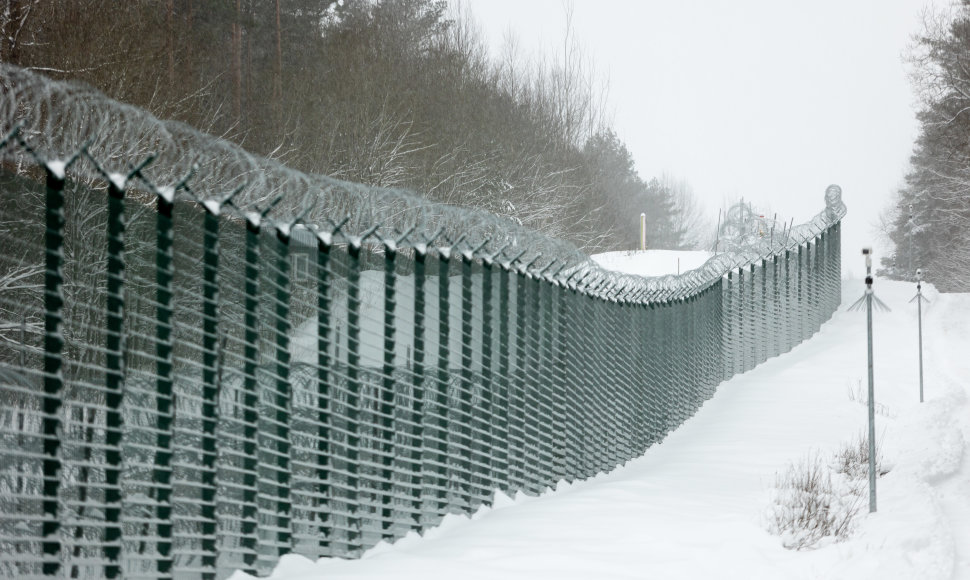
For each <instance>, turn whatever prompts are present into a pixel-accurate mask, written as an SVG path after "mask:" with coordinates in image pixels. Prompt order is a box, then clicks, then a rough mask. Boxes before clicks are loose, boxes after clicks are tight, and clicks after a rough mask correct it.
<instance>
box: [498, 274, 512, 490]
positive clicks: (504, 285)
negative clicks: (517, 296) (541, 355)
mask: <svg viewBox="0 0 970 580" xmlns="http://www.w3.org/2000/svg"><path fill="white" fill-rule="evenodd" d="M498 276H499V299H498V301H499V308H498V315H499V319H498V377H497V380H496V381H495V396H494V399H495V403H496V406H497V409H496V418H495V419H496V420H495V422H496V425H495V444H496V447H497V448H498V449H497V452H496V456H497V458H496V469H497V471H498V472H499V473H500V474H502V476H503V477H502V479H501V481H500V482H499V489H501V490H502V491H504V492H505V493H512V491H513V490H514V489H516V486H515V477H516V471H515V467H514V465H513V464H512V457H511V454H512V453H513V450H514V447H513V446H512V442H511V441H512V432H511V425H510V413H511V409H512V401H511V387H510V384H509V378H510V361H509V358H510V345H509V343H510V338H509V323H510V319H511V317H512V309H511V307H510V302H511V299H510V292H511V289H510V287H509V277H510V273H509V268H508V266H507V265H506V264H502V263H499V264H498Z"/></svg>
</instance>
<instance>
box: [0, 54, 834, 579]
mask: <svg viewBox="0 0 970 580" xmlns="http://www.w3.org/2000/svg"><path fill="white" fill-rule="evenodd" d="M25 87H26V88H25ZM40 87H42V91H41V88H40ZM0 88H3V90H4V92H3V96H4V99H5V100H8V99H9V101H13V104H11V103H10V102H8V103H6V104H5V105H3V106H0V129H2V131H3V133H2V135H0V138H2V139H3V140H2V142H0V161H2V163H3V166H2V171H0V243H2V246H3V251H2V253H0V345H2V347H0V577H4V578H30V577H37V578H40V577H44V578H47V577H82V578H87V577H105V578H122V577H123V578H204V579H210V578H211V579H214V578H224V577H226V576H227V575H228V574H229V573H230V572H231V571H232V570H236V569H241V570H244V571H247V572H250V573H253V574H264V573H267V572H268V571H269V570H271V568H272V566H273V565H274V564H275V562H276V561H277V560H278V558H279V557H280V556H281V555H283V554H286V553H291V552H295V553H299V554H303V555H305V556H308V557H319V556H336V557H357V556H359V555H360V554H361V553H362V552H363V551H364V550H366V549H367V548H369V547H371V546H373V545H375V544H376V543H377V542H379V541H381V540H389V541H390V540H394V539H396V538H399V537H401V536H403V535H404V534H406V533H407V532H409V531H411V530H416V531H422V530H425V529H428V528H429V527H431V526H434V525H436V524H437V523H438V522H439V521H440V520H441V518H442V517H443V516H444V515H446V514H448V513H470V512H472V511H474V510H475V509H477V508H478V507H479V506H481V505H487V504H489V503H490V502H491V501H492V498H493V497H494V494H495V492H496V491H502V492H505V493H508V494H511V493H515V492H517V491H523V492H525V493H529V494H536V493H539V492H541V491H543V490H544V489H547V488H550V487H555V485H556V484H557V483H558V482H559V481H563V480H565V481H573V480H578V479H584V478H588V477H591V476H594V475H596V474H597V473H600V472H606V471H609V470H611V469H613V468H615V467H616V466H618V465H621V464H623V463H625V462H626V461H627V460H629V459H631V458H634V457H637V456H639V455H641V454H642V453H643V452H644V450H646V449H647V448H648V447H650V446H651V445H653V444H655V443H658V442H660V441H662V440H663V438H664V437H665V435H666V434H667V433H669V432H670V431H672V430H673V429H675V428H676V427H677V426H679V425H680V424H682V423H683V422H684V421H685V420H686V419H687V418H689V417H690V416H691V415H692V414H693V413H694V412H695V411H696V410H697V409H698V408H699V407H700V406H701V405H702V404H703V402H704V401H705V400H707V399H708V398H710V397H711V396H712V395H713V393H714V390H715V388H716V386H717V385H718V384H719V383H720V382H722V381H724V380H726V379H728V378H730V377H731V376H733V375H735V374H737V373H741V372H745V371H747V370H749V369H751V368H753V367H754V366H756V365H757V364H759V363H761V362H763V361H764V360H766V359H768V358H770V357H772V356H776V355H778V354H781V353H783V352H786V351H788V350H790V349H791V348H792V347H793V346H794V345H796V344H798V343H799V342H801V341H803V340H805V339H806V338H808V337H810V336H811V335H812V334H813V333H814V332H816V331H817V330H818V329H819V327H820V325H821V324H822V323H823V322H824V321H825V320H827V319H828V318H829V317H830V316H831V314H832V313H833V312H834V311H835V309H836V308H837V306H838V304H839V302H840V299H841V287H840V286H841V282H840V272H841V266H840V219H841V218H842V216H843V215H844V213H845V208H844V206H843V205H842V202H841V192H840V190H839V188H838V187H837V186H831V187H830V188H829V189H828V190H827V191H826V195H825V201H826V207H825V209H824V210H823V212H822V213H820V214H819V216H818V217H816V219H815V220H813V221H812V222H811V223H809V224H806V225H805V226H802V227H800V228H795V229H793V230H791V231H790V232H788V233H787V234H786V236H785V237H784V238H782V237H781V236H779V237H778V239H774V238H772V239H770V240H764V241H763V243H761V244H759V245H757V246H756V247H753V248H751V251H750V252H747V253H744V254H722V255H719V256H716V257H715V258H713V259H712V260H710V261H709V262H708V263H707V264H705V266H704V267H703V268H701V269H699V270H697V271H694V272H690V273H687V274H685V275H683V276H678V277H664V278H656V279H642V278H638V277H630V276H620V275H616V274H612V273H609V272H605V271H602V270H600V269H599V268H597V267H596V266H595V265H594V264H592V263H590V262H589V261H584V260H579V259H576V258H573V257H572V254H569V255H565V254H563V253H561V251H560V253H558V254H556V253H555V252H552V251H549V252H547V253H546V254H545V257H543V253H542V252H541V250H544V249H545V250H549V248H556V249H558V250H561V245H560V243H559V242H555V241H549V240H542V239H541V237H540V236H537V235H535V234H529V233H528V232H525V231H524V230H521V229H516V227H515V226H514V225H512V224H505V223H504V222H501V223H500V222H492V221H489V219H490V218H488V217H487V216H485V217H483V216H481V215H479V214H474V213H469V214H461V215H471V216H473V217H474V219H472V220H471V221H469V220H468V219H459V220H458V221H457V222H456V223H453V224H451V225H450V226H449V224H448V223H446V222H444V221H442V219H443V218H442V217H441V216H446V217H447V215H448V211H452V210H450V209H448V208H442V207H437V206H434V204H429V203H428V202H425V201H422V200H418V199H416V198H410V197H407V196H404V195H403V194H397V193H386V192H385V193H380V195H384V196H385V198H383V199H385V200H386V199H390V200H391V201H392V202H393V203H390V205H389V206H388V207H390V208H391V209H393V210H397V211H396V214H395V215H397V216H400V215H401V214H402V213H406V212H405V209H406V208H420V209H421V213H420V216H423V217H422V219H411V221H408V222H403V225H402V222H395V221H393V220H391V219H390V218H388V219H386V220H381V218H380V217H377V216H378V215H379V214H376V213H374V212H373V211H371V210H370V209H369V210H368V212H370V213H368V215H366V216H364V217H361V216H354V217H352V218H351V219H346V218H342V219H337V218H336V217H334V218H333V219H331V217H330V216H320V215H318V216H314V215H313V213H312V211H308V210H299V209H293V210H292V211H290V210H287V211H283V210H281V209H280V208H282V207H285V206H286V202H285V201H284V202H280V201H279V200H280V199H283V198H282V197H281V196H274V195H273V194H274V191H278V190H279V189H280V188H281V187H283V186H281V185H279V183H277V184H276V185H273V184H269V185H267V184H266V183H265V182H260V183H257V184H256V185H257V186H252V185H250V186H247V187H244V186H242V185H237V184H232V185H231V186H229V187H227V188H226V189H223V190H222V191H221V192H220V193H218V194H216V193H213V192H215V191H217V190H216V188H217V187H222V185H223V183H222V182H216V183H214V184H208V182H206V183H207V185H206V187H199V185H198V184H199V183H202V182H205V180H206V179H207V175H211V172H210V173H209V174H206V173H205V172H204V171H203V170H200V169H196V170H195V171H196V173H195V176H194V177H193V176H190V177H185V176H184V175H183V176H182V177H181V178H179V179H174V178H171V176H170V175H168V174H165V173H161V172H156V173H154V174H153V173H151V171H152V170H153V168H158V167H159V165H161V166H163V168H164V167H172V166H174V165H177V164H176V163H174V162H172V161H171V160H170V159H167V158H166V157H165V154H164V153H162V154H157V155H155V156H149V155H147V154H146V155H136V154H134V153H133V152H132V151H128V153H129V154H127V155H121V154H119V153H118V150H110V151H109V150H108V149H105V148H104V147H103V146H102V145H103V144H102V141H103V142H104V143H107V144H108V145H110V144H111V143H112V142H113V141H111V139H115V140H119V139H120V137H118V136H117V135H116V134H111V131H112V130H116V129H112V127H114V126H115V125H117V124H118V123H122V122H123V123H128V124H131V123H132V120H131V119H132V117H130V115H136V114H139V115H140V114H142V113H136V112H132V111H130V110H124V111H122V110H121V109H120V107H121V106H120V105H118V104H117V103H111V102H109V101H107V100H104V103H105V104H104V107H105V108H104V109H103V110H104V111H106V112H107V113H117V114H105V115H104V118H105V119H106V121H105V124H104V125H102V126H101V127H100V128H95V130H93V131H92V130H90V128H88V129H86V131H87V132H88V133H90V135H89V136H87V137H85V138H84V139H76V140H75V139H73V138H69V137H70V136H71V135H81V134H83V133H85V131H81V130H80V129H77V127H78V126H80V125H79V124H75V125H71V123H72V122H74V123H76V122H77V121H76V120H77V119H80V118H85V119H87V118H88V117H84V116H83V115H80V114H78V115H77V116H75V117H72V116H71V111H75V112H76V110H75V109H70V107H77V106H82V105H79V104H78V103H87V102H88V101H86V100H83V99H74V100H72V99H67V98H65V95H66V94H74V93H70V91H87V90H89V89H84V88H78V87H73V86H71V85H66V84H58V83H53V82H51V81H47V80H45V79H43V78H42V77H37V76H35V75H32V74H30V73H26V72H24V71H21V70H19V69H15V68H13V67H5V68H0ZM65 91H68V93H65ZM41 93H42V95H41ZM38 95H41V96H43V98H42V99H39V98H38ZM37 102H42V103H43V105H42V106H36V103H37ZM83 106H89V105H87V104H84V105H83ZM55 107H63V109H58V110H55ZM38 111H41V113H42V114H39V113H38ZM119 111H120V112H119ZM119 115H120V116H121V117H123V118H122V119H121V120H119ZM125 115H129V116H128V117H125ZM72 119H73V121H72ZM155 123H161V122H157V121H155ZM55 125H56V127H58V129H57V130H54V129H51V130H47V131H42V130H39V129H38V128H39V127H40V128H43V127H48V128H49V127H54V126H55ZM65 127H67V129H65ZM145 127H147V125H146V126H145ZM153 127H155V128H157V125H153ZM163 127H164V129H165V130H166V131H167V134H169V135H171V134H174V133H175V130H176V129H178V130H185V129H184V128H179V127H177V126H173V125H164V126H163ZM68 129H69V130H68ZM102 129H103V130H102ZM146 130H147V129H146ZM72 131H73V133H72ZM126 131H128V132H129V133H131V132H133V129H132V128H131V127H129V128H127V129H126ZM104 133H108V134H109V137H111V139H108V138H106V137H104ZM139 135H143V133H139ZM52 136H54V137H56V138H54V137H52ZM127 138H128V139H131V135H130V134H129V135H127ZM192 138H193V139H195V138H200V139H201V138H202V137H200V136H198V135H193V136H192ZM99 139H101V140H102V141H99ZM172 140H173V141H175V140H176V139H174V138H172ZM178 141H180V142H186V141H188V139H187V138H184V135H183V137H181V138H179V139H178ZM139 142H140V143H146V142H147V143H149V144H150V145H151V146H153V147H162V148H164V147H166V146H167V145H166V144H165V143H164V142H162V140H161V139H159V138H154V137H153V138H151V139H141V140H140V141H139ZM57 144H59V145H60V147H61V148H58V147H57V146H56V145H57ZM219 147H221V148H224V149H225V148H229V149H231V148H230V147H229V146H228V145H226V144H224V143H221V142H220V144H219ZM210 150H211V148H210ZM233 155H234V157H233V160H232V161H225V158H220V159H222V160H223V161H222V162H221V163H222V165H221V166H220V167H219V169H218V172H219V174H220V175H230V176H232V175H233V173H234V169H239V166H238V165H232V164H233V163H236V164H238V163H242V162H240V161H239V159H240V158H245V159H248V158H246V156H245V155H244V154H243V153H239V152H235V151H234V150H233ZM194 163H195V167H196V168H197V167H198V166H199V164H198V158H196V161H195V162H194ZM211 163H212V162H211V159H210V166H211ZM245 163H249V161H248V160H247V161H245ZM259 163H262V164H264V165H261V166H260V167H261V168H262V169H261V171H260V173H259V175H260V176H263V177H258V178H257V179H267V178H266V177H265V175H272V174H273V172H274V171H277V172H278V171H284V169H281V168H278V167H275V166H273V165H272V163H271V162H269V161H265V160H261V161H259ZM226 165H230V166H231V167H229V168H227V167H226ZM107 166H110V167H116V168H117V167H124V168H125V169H124V172H123V173H116V172H112V171H109V170H108V169H106V167H107ZM239 170H240V171H242V169H239ZM156 171H157V170H156ZM250 174H254V172H252V171H250ZM301 179H303V181H301V183H303V184H305V185H303V186H301V187H304V188H305V190H306V191H307V192H309V193H311V194H312V193H313V192H314V191H316V190H315V189H314V184H317V185H320V182H319V180H320V179H323V178H317V177H312V176H309V177H308V176H303V177H302V178H301ZM315 180H316V181H315ZM280 183H283V182H282V181H281V182H280ZM286 183H291V182H290V181H286ZM337 185H339V184H337ZM260 186H264V187H268V188H269V189H268V190H266V191H262V190H260ZM320 187H321V189H320V192H319V193H320V196H321V199H323V198H324V197H325V195H329V196H331V198H326V199H332V198H333V197H332V196H333V195H335V194H333V193H332V191H333V188H334V187H336V186H335V185H334V183H332V182H329V181H328V182H326V183H323V184H322V185H320ZM341 187H344V188H345V189H346V190H349V191H358V190H357V189H354V188H355V187H356V188H361V187H362V186H355V185H353V184H346V185H343V186H341ZM244 189H245V190H247V191H244ZM324 189H326V192H324ZM247 195H248V196H249V197H247ZM386 196H390V197H386ZM348 199H349V198H348ZM368 199H370V198H368ZM348 203H349V202H348ZM337 205H339V204H337ZM294 207H299V204H296V206H294ZM314 207H316V206H314ZM347 207H350V208H351V209H353V207H354V205H353V204H349V205H348V206H347ZM367 207H369V208H373V207H376V206H375V205H373V204H371V205H368V206H367ZM402 208H404V209H402ZM413 215H418V214H412V217H413ZM436 220H437V221H436ZM475 220H478V221H475ZM472 222H474V223H472ZM469 224H471V225H469ZM481 224H486V225H487V226H488V227H485V226H483V225H481ZM405 226H406V227H405ZM449 228H450V229H449ZM530 236H531V237H530ZM550 256H552V257H550Z"/></svg>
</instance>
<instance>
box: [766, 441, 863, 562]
mask: <svg viewBox="0 0 970 580" xmlns="http://www.w3.org/2000/svg"><path fill="white" fill-rule="evenodd" d="M862 483H864V482H863V481H860V480H858V479H854V478H852V477H849V476H847V475H845V474H843V473H839V472H837V471H835V470H834V469H832V467H831V466H830V464H829V463H827V462H823V461H822V459H821V458H820V457H819V456H818V455H811V456H809V457H808V458H807V459H804V460H802V461H800V462H798V463H795V464H791V465H789V466H788V470H787V471H786V472H785V473H784V474H783V475H778V476H777V477H776V478H775V487H774V489H773V490H772V491H773V493H772V499H771V503H770V505H769V507H768V512H767V524H768V530H769V531H770V532H771V533H773V534H777V535H779V536H781V540H782V544H783V545H784V546H785V547H786V548H788V549H791V550H805V549H812V548H816V547H820V545H824V544H827V543H829V542H831V541H835V542H838V541H841V540H843V539H845V538H847V537H848V536H849V534H850V533H851V532H852V529H853V527H854V518H855V516H856V514H858V513H859V510H860V508H861V506H862V504H863V500H862V498H863V492H864V489H865V488H864V486H863V485H861V484H862Z"/></svg>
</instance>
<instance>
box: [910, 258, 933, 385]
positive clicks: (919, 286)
mask: <svg viewBox="0 0 970 580" xmlns="http://www.w3.org/2000/svg"><path fill="white" fill-rule="evenodd" d="M914 301H915V302H916V312H917V313H918V314H917V317H916V318H917V320H919V402H920V403H922V402H923V302H926V303H927V304H929V302H930V301H929V300H927V299H926V297H925V296H923V269H922V268H916V296H913V298H912V299H911V300H910V301H909V302H910V303H913V302H914Z"/></svg>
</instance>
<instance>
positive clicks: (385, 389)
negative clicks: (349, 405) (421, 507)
mask: <svg viewBox="0 0 970 580" xmlns="http://www.w3.org/2000/svg"><path fill="white" fill-rule="evenodd" d="M396 257H397V244H395V243H394V241H393V240H390V239H388V240H385V241H384V366H383V368H382V369H381V373H382V375H383V377H382V378H381V394H380V420H379V422H380V433H381V442H380V446H381V454H380V456H381V483H380V486H381V492H382V493H381V537H382V538H383V539H385V540H389V541H390V540H393V539H394V536H395V533H394V525H395V522H396V520H395V518H394V487H395V486H394V480H395V469H394V409H395V405H394V398H395V396H394V395H395V385H396V381H395V380H394V358H395V354H396V351H395V347H394V344H395V341H394V314H395V307H396V296H395V288H394V282H395V279H396V276H395V272H394V268H395V258H396Z"/></svg>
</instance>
